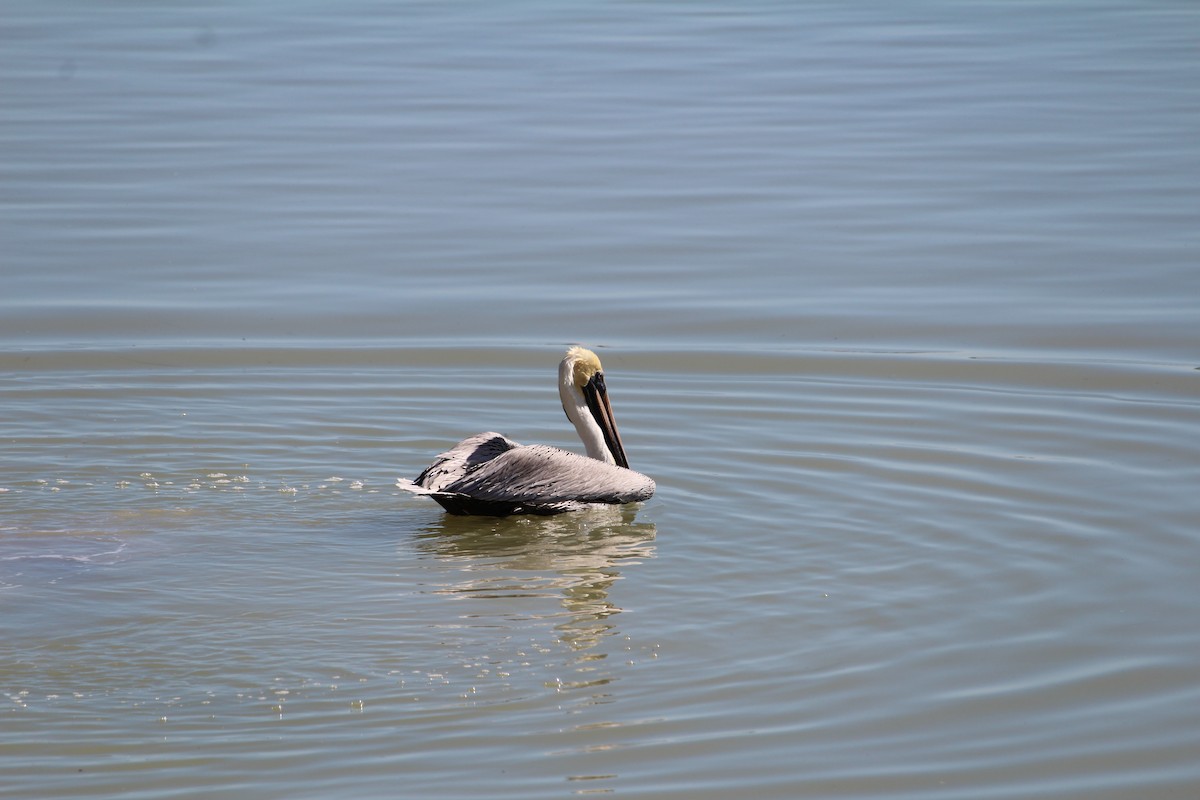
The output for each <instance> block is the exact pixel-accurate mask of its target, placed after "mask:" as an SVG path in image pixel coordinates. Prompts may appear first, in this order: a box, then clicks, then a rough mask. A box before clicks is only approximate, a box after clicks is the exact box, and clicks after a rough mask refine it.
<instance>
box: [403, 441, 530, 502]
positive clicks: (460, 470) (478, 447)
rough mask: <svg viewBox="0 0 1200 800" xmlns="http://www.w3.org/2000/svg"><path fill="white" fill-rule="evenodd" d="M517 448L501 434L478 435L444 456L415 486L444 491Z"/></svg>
mask: <svg viewBox="0 0 1200 800" xmlns="http://www.w3.org/2000/svg"><path fill="white" fill-rule="evenodd" d="M515 447H520V445H519V444H517V443H516V442H514V441H513V440H512V439H509V438H508V437H507V436H503V435H501V434H499V433H494V432H492V431H488V432H487V433H477V434H475V435H474V436H471V437H469V438H466V439H463V440H462V441H461V442H459V443H458V444H456V445H454V447H452V448H450V449H449V450H447V451H446V452H444V453H442V454H440V455H439V456H438V457H437V458H435V459H434V460H433V463H432V464H430V465H429V466H428V467H426V468H425V471H424V472H422V473H421V474H420V475H418V476H417V479H416V481H414V483H416V485H417V486H423V487H425V488H426V489H429V490H430V491H434V492H438V491H442V490H443V489H447V488H448V487H449V486H450V485H451V484H453V483H454V482H455V481H458V480H461V479H462V478H463V476H465V475H467V474H468V473H469V472H471V471H472V470H474V469H477V468H478V467H479V465H480V464H483V463H485V462H488V461H491V460H492V459H494V458H496V457H497V456H499V455H500V454H501V453H505V452H507V451H509V450H512V449H513V448H515Z"/></svg>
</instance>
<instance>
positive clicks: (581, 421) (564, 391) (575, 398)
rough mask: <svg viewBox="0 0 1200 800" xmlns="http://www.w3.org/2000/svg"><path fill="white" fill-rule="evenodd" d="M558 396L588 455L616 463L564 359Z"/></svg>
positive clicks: (560, 369) (559, 376)
mask: <svg viewBox="0 0 1200 800" xmlns="http://www.w3.org/2000/svg"><path fill="white" fill-rule="evenodd" d="M558 396H559V397H560V398H561V399H562V405H563V410H564V411H566V412H567V419H569V420H571V424H572V425H574V426H575V430H576V432H578V433H579V438H580V439H581V440H583V446H584V447H585V448H586V449H587V454H588V457H589V458H594V459H596V460H597V461H603V462H605V463H606V464H616V463H617V462H616V459H614V458H613V456H612V453H610V452H609V451H608V445H607V444H605V442H604V432H603V431H602V430H600V426H599V425H597V424H596V420H595V419H594V418H593V417H592V412H591V409H589V408H588V406H587V401H586V400H584V399H583V392H581V391H579V389H578V387H576V386H575V376H574V374H573V371H572V369H571V367H570V366H568V363H567V362H566V361H563V363H562V364H561V365H560V366H559V368H558Z"/></svg>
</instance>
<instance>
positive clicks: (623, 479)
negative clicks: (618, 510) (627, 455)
mask: <svg viewBox="0 0 1200 800" xmlns="http://www.w3.org/2000/svg"><path fill="white" fill-rule="evenodd" d="M506 441H511V440H506ZM444 491H448V492H455V493H457V494H461V495H466V496H468V497H471V498H474V499H476V500H482V501H485V502H496V503H517V504H520V505H522V506H525V507H529V508H531V509H532V508H547V509H561V510H567V509H570V508H579V507H582V506H584V505H587V504H590V503H634V502H638V501H640V500H647V499H649V498H650V496H651V495H653V494H654V481H653V480H651V479H650V478H648V477H646V476H645V475H642V474H641V473H639V472H634V471H633V470H631V469H625V468H624V467H618V466H616V465H614V464H606V463H604V462H603V461H597V460H596V459H594V458H587V457H586V456H581V455H578V454H576V453H570V452H567V451H566V450H559V449H558V448H556V447H548V446H546V445H527V446H523V447H522V446H517V447H512V448H509V449H507V450H505V451H503V452H501V453H500V454H499V455H496V456H494V457H493V458H491V459H489V460H487V461H486V462H484V463H481V464H479V465H478V466H477V467H475V468H474V469H471V470H469V471H468V472H467V473H466V474H464V475H463V477H461V478H459V479H458V480H456V481H453V482H452V483H450V484H449V485H447V486H445V487H444Z"/></svg>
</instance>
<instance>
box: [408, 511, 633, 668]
mask: <svg viewBox="0 0 1200 800" xmlns="http://www.w3.org/2000/svg"><path fill="white" fill-rule="evenodd" d="M636 514H637V509H636V508H631V507H605V508H602V509H596V510H592V511H587V512H580V513H573V514H562V515H559V516H554V517H509V518H505V519H481V518H478V517H457V516H452V515H444V516H442V517H440V518H439V519H438V520H437V521H436V522H433V523H431V524H429V525H427V526H425V527H424V529H423V530H422V532H421V533H420V534H418V541H417V547H418V549H419V550H420V551H421V552H423V553H427V554H430V555H433V556H436V557H437V558H438V559H439V561H441V562H443V563H445V562H450V563H452V564H454V565H455V566H456V567H457V571H456V573H455V578H456V580H455V581H453V582H451V583H447V584H442V585H440V586H439V587H438V588H437V590H436V591H438V592H445V593H450V594H454V595H458V596H462V597H467V598H472V599H479V600H484V599H486V600H491V601H496V600H500V601H504V600H523V599H529V598H543V597H556V598H558V601H559V606H560V608H561V610H556V611H551V612H549V613H547V612H546V611H545V610H544V609H539V611H538V612H537V613H535V614H529V613H528V612H523V611H522V609H524V608H527V606H525V605H523V604H520V603H510V604H507V605H504V606H502V608H503V613H504V615H505V616H506V617H507V618H509V619H518V620H519V619H521V618H525V619H545V618H556V619H557V622H556V624H555V625H554V629H555V631H556V633H557V637H558V639H559V641H560V642H561V643H563V644H564V645H566V647H567V648H568V651H569V653H570V654H571V658H570V661H569V663H570V664H571V665H572V666H573V667H574V668H575V669H576V671H578V672H584V673H591V672H594V662H595V661H597V660H600V659H603V658H605V657H606V654H605V653H600V652H596V651H595V650H596V647H597V645H599V644H600V643H601V642H602V641H604V640H605V639H606V638H610V637H612V636H613V635H614V634H616V632H617V630H616V626H615V624H614V622H613V617H614V616H615V615H617V614H619V613H620V612H621V610H622V609H621V608H620V607H619V606H618V605H617V604H616V603H615V602H614V601H613V600H612V599H611V598H610V597H609V590H610V588H611V587H612V585H613V584H614V583H615V582H616V581H617V580H619V579H620V577H621V570H622V569H626V568H628V567H630V566H633V565H636V564H638V563H640V562H641V561H642V560H643V559H647V558H652V557H653V556H654V538H655V533H656V531H655V526H654V523H652V522H637V521H635V517H636ZM606 682H607V679H601V680H597V679H596V678H595V676H592V677H589V678H588V679H586V680H583V681H580V682H578V683H571V684H567V683H564V684H563V686H564V687H575V686H580V687H582V686H594V685H597V684H598V683H606Z"/></svg>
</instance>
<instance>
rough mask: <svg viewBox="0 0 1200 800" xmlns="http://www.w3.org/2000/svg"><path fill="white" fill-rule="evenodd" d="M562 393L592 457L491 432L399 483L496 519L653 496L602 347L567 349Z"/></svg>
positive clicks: (457, 509) (453, 509)
mask: <svg viewBox="0 0 1200 800" xmlns="http://www.w3.org/2000/svg"><path fill="white" fill-rule="evenodd" d="M558 395H559V397H560V398H561V399H562V406H563V411H565V412H567V419H569V420H571V423H572V424H573V425H574V426H575V430H576V431H578V432H579V438H580V439H582V440H583V446H584V447H585V448H586V449H587V456H586V457H585V456H581V455H579V454H577V453H571V452H568V451H566V450H560V449H558V448H557V447H550V446H548V445H543V444H528V445H522V444H518V443H516V442H514V441H513V440H512V439H509V438H508V437H507V436H502V435H501V434H499V433H493V432H491V431H488V432H487V433H478V434H476V435H474V436H472V437H470V438H467V439H463V440H462V441H461V442H459V443H458V444H457V445H455V446H454V447H452V448H451V449H449V450H447V451H446V452H444V453H442V454H441V455H439V456H438V457H437V458H436V459H434V462H433V463H432V464H430V465H429V466H428V467H426V468H425V471H424V472H422V473H421V474H420V475H418V476H417V479H416V480H415V481H410V480H406V479H404V478H400V479H399V480H397V481H396V485H397V486H398V487H400V488H401V489H404V490H406V491H409V492H413V493H414V494H422V495H427V496H429V497H432V498H433V499H434V500H436V501H437V502H438V503H440V504H441V506H442V508H444V509H446V510H447V511H449V512H450V513H451V514H483V515H487V516H493V517H506V516H508V515H509V514H559V513H562V512H564V511H578V510H581V509H584V508H588V507H589V506H594V505H598V504H600V505H618V504H621V503H635V502H638V501H640V500H646V499H648V498H649V497H650V496H651V495H653V494H654V481H652V480H651V479H650V478H648V477H646V476H645V475H642V474H641V473H640V472H634V471H633V470H631V469H630V468H629V460H628V459H627V458H626V457H625V447H624V446H623V445H622V444H621V436H620V435H619V434H618V433H617V423H616V421H615V420H614V419H613V412H612V406H611V405H609V402H608V389H607V388H606V387H605V385H604V369H603V367H601V366H600V359H599V358H597V357H596V354H595V353H593V352H592V351H591V350H586V349H584V348H582V347H572V348H571V349H570V350H568V351H567V354H566V355H565V356H564V357H563V360H562V363H560V364H559V365H558Z"/></svg>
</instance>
